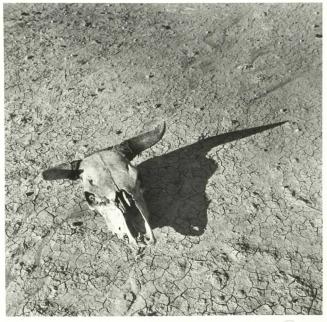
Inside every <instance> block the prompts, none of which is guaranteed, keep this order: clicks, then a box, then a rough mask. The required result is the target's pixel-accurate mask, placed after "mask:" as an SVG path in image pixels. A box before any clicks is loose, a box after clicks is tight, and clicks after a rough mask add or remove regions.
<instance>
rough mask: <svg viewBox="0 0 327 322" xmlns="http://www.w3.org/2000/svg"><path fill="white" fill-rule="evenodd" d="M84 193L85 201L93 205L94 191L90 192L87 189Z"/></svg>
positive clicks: (94, 202)
mask: <svg viewBox="0 0 327 322" xmlns="http://www.w3.org/2000/svg"><path fill="white" fill-rule="evenodd" d="M84 195H85V199H86V201H87V203H88V204H89V205H91V206H93V205H95V204H96V201H95V194H94V193H91V192H88V191H84Z"/></svg>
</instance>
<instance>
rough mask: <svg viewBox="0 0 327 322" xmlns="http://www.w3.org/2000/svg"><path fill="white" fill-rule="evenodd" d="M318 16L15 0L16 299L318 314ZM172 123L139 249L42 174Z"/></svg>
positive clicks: (79, 196) (10, 129) (73, 311)
mask: <svg viewBox="0 0 327 322" xmlns="http://www.w3.org/2000/svg"><path fill="white" fill-rule="evenodd" d="M321 14H322V12H321V5H320V4H309V5H308V4H291V5H286V4H275V5H271V4H264V5H255V4H253V5H251V4H243V5H237V4H230V5H228V4H226V5H225V4H211V5H201V4H197V5H160V4H153V5H136V4H134V5H116V4H115V5H107V4H101V5H95V4H91V5H87V4H73V5H71V4H59V5H58V4H52V5H44V4H33V5H32V4H29V5H27V4H6V5H5V6H4V31H5V33H4V46H5V47H4V48H5V121H6V123H5V125H6V285H7V293H6V294H7V297H6V301H7V314H8V315H11V316H19V315H201V314H204V315H209V314H230V313H233V314H246V313H248V314H321V301H322V250H321V242H322V240H321V226H322V214H321V46H322V39H321V38H322V34H321ZM162 120H165V121H166V124H167V132H166V134H165V136H164V137H163V139H162V140H161V141H160V142H159V143H158V144H156V145H155V146H154V147H152V148H151V149H149V150H148V151H145V152H144V153H143V154H142V155H141V156H139V157H137V158H136V159H135V164H140V170H141V171H142V174H143V177H144V181H145V188H146V200H147V203H148V206H149V209H150V211H151V214H152V218H151V225H152V227H153V228H154V235H155V237H156V238H157V244H156V245H155V246H153V247H150V248H147V249H146V251H145V252H144V254H143V255H142V256H135V252H134V251H133V250H132V249H131V248H130V247H129V246H128V245H126V244H125V243H123V242H122V241H119V240H118V239H117V237H115V236H114V235H112V234H111V233H110V232H109V231H108V230H107V227H106V225H105V222H104V219H103V218H102V217H101V216H99V215H97V214H95V213H93V212H91V211H89V210H87V207H86V205H85V202H84V201H83V191H82V189H81V183H80V182H79V181H75V182H70V181H67V180H65V181H64V180H60V181H56V182H45V181H44V180H43V179H42V177H41V172H42V171H43V170H44V169H46V168H48V167H50V166H52V165H55V164H57V163H61V162H65V161H72V160H75V159H79V158H83V157H84V156H85V155H87V154H89V153H91V152H93V151H96V150H97V149H102V148H105V147H108V146H111V145H113V144H117V143H119V142H121V141H122V140H124V139H127V138H130V137H132V136H134V135H136V134H138V133H141V132H143V131H147V130H150V129H152V128H153V126H154V125H155V124H158V122H160V121H162ZM281 121H288V122H286V123H283V124H279V125H276V126H267V125H269V124H274V123H276V122H281ZM258 126H267V127H259V128H256V127H258ZM253 128H255V129H253ZM249 129H250V130H249ZM251 129H252V130H251Z"/></svg>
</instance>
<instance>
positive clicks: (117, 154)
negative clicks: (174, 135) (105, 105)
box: [42, 123, 165, 247]
mask: <svg viewBox="0 0 327 322" xmlns="http://www.w3.org/2000/svg"><path fill="white" fill-rule="evenodd" d="M164 132H165V123H162V124H161V125H159V126H157V127H156V128H155V129H154V130H152V131H150V132H147V133H143V134H140V135H139V136H136V137H134V138H132V139H129V140H126V141H123V142H122V143H121V144H118V145H115V146H113V147H109V148H107V149H103V150H100V151H97V152H95V153H93V154H91V155H89V156H87V157H86V158H85V159H83V160H76V161H72V162H70V163H63V164H60V165H58V166H55V167H53V168H50V169H48V170H45V171H44V172H43V173H42V174H43V178H44V179H45V180H57V179H70V180H76V179H78V178H81V179H82V181H83V186H84V194H85V198H86V201H87V202H88V204H89V207H90V208H91V209H92V210H95V211H97V212H98V213H100V214H101V215H102V216H103V217H104V219H105V221H106V224H107V226H108V228H109V230H110V231H112V232H113V233H115V234H117V236H118V237H119V238H121V239H124V240H126V241H127V242H129V243H131V244H133V245H135V246H138V247H145V246H146V245H150V244H154V243H155V238H154V236H153V233H152V230H151V227H150V225H149V222H148V220H149V212H148V209H147V206H146V204H145V201H144V198H143V191H142V184H141V179H140V176H139V172H138V170H137V168H136V167H135V166H133V165H132V164H131V163H130V161H131V160H132V159H133V158H134V157H135V156H136V155H137V154H139V153H141V152H142V151H143V150H145V149H148V148H150V147H151V146H152V145H154V144H156V143H157V142H158V141H159V140H160V139H161V138H162V136H163V135H164Z"/></svg>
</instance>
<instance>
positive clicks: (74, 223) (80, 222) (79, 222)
mask: <svg viewBox="0 0 327 322" xmlns="http://www.w3.org/2000/svg"><path fill="white" fill-rule="evenodd" d="M72 225H73V226H82V225H83V222H82V221H75V222H73V223H72Z"/></svg>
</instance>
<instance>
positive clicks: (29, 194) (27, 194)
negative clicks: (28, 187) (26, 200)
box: [26, 191, 34, 197]
mask: <svg viewBox="0 0 327 322" xmlns="http://www.w3.org/2000/svg"><path fill="white" fill-rule="evenodd" d="M33 194H34V191H29V192H26V196H27V197H29V196H31V195H33Z"/></svg>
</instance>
